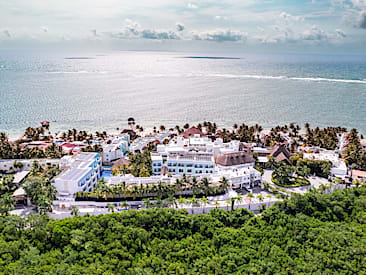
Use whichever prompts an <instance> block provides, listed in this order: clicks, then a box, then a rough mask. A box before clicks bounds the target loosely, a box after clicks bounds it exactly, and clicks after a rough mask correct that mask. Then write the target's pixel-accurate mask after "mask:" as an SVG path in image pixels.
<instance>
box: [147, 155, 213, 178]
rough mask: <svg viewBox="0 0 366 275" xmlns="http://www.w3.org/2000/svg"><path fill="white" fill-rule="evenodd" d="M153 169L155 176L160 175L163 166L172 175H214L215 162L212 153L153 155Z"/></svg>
mask: <svg viewBox="0 0 366 275" xmlns="http://www.w3.org/2000/svg"><path fill="white" fill-rule="evenodd" d="M151 160H152V169H153V174H154V175H160V174H161V171H162V168H163V165H165V166H166V167H167V169H168V173H169V174H171V175H183V174H186V175H187V176H197V175H202V174H213V173H214V171H215V160H214V156H213V154H211V153H203V152H195V151H191V152H189V151H188V152H181V153H167V154H160V153H151Z"/></svg>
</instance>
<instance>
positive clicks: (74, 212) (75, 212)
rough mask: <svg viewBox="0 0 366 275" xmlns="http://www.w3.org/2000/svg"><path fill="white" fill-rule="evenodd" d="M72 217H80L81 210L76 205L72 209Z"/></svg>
mask: <svg viewBox="0 0 366 275" xmlns="http://www.w3.org/2000/svg"><path fill="white" fill-rule="evenodd" d="M71 215H72V216H74V217H76V216H78V215H79V208H77V207H76V206H75V205H74V206H73V207H72V208H71Z"/></svg>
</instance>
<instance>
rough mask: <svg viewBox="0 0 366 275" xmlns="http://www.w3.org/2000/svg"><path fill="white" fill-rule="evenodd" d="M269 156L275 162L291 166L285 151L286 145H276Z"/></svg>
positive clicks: (287, 153)
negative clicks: (282, 162)
mask: <svg viewBox="0 0 366 275" xmlns="http://www.w3.org/2000/svg"><path fill="white" fill-rule="evenodd" d="M269 156H270V157H272V158H273V159H274V160H275V161H276V162H280V161H284V162H286V163H288V164H291V161H290V157H291V154H290V152H289V150H288V149H287V145H286V144H277V145H275V146H273V148H272V150H271V153H270V154H269Z"/></svg>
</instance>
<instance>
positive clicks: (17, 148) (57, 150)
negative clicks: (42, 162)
mask: <svg viewBox="0 0 366 275" xmlns="http://www.w3.org/2000/svg"><path fill="white" fill-rule="evenodd" d="M22 142H23V141H21V140H18V141H16V142H10V141H9V140H8V137H7V135H6V134H5V133H0V159H32V158H61V157H62V156H63V152H62V148H61V147H60V146H58V145H56V144H54V143H52V144H51V145H50V146H48V147H47V148H46V149H45V150H42V149H40V148H39V147H32V148H30V147H27V146H25V147H24V146H21V143H22Z"/></svg>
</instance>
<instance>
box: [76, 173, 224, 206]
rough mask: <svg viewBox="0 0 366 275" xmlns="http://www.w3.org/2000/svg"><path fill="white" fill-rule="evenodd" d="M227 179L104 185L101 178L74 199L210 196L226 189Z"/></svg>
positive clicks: (193, 178)
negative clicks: (94, 185)
mask: <svg viewBox="0 0 366 275" xmlns="http://www.w3.org/2000/svg"><path fill="white" fill-rule="evenodd" d="M228 186H229V184H228V181H227V180H226V179H224V178H223V179H222V180H221V181H220V182H219V183H216V184H214V183H211V182H210V181H209V180H208V179H207V178H202V179H201V180H197V178H195V177H192V178H191V177H185V176H183V177H182V178H181V179H177V180H176V181H175V183H174V184H171V183H166V182H162V181H159V182H157V183H150V184H140V185H137V184H136V185H127V184H126V183H125V182H122V183H121V184H115V185H113V186H108V185H106V183H105V181H104V179H101V180H100V181H99V182H98V184H97V186H96V187H95V188H94V190H93V192H79V193H76V194H75V198H76V199H86V198H90V199H98V200H105V201H107V200H109V199H112V200H126V199H129V200H136V199H143V198H159V199H164V198H169V197H175V196H182V195H184V196H186V195H193V196H212V195H216V194H223V193H225V192H226V191H227V189H228Z"/></svg>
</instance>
